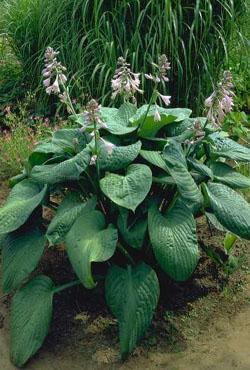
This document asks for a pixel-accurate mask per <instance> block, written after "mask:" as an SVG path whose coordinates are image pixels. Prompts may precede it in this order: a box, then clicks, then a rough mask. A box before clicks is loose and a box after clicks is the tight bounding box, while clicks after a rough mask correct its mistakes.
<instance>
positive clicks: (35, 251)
mask: <svg viewBox="0 0 250 370" xmlns="http://www.w3.org/2000/svg"><path fill="white" fill-rule="evenodd" d="M45 244H46V239H45V237H44V234H43V233H42V232H41V230H40V229H39V228H38V227H34V228H32V229H30V230H27V228H23V229H21V230H17V231H15V232H13V233H11V234H8V236H7V237H6V238H5V240H4V242H3V248H2V265H3V291H4V293H9V292H10V291H11V290H13V289H15V288H17V287H18V285H19V284H20V283H21V282H22V281H23V280H24V279H26V278H27V277H28V276H29V274H30V273H31V272H32V271H33V270H34V269H35V268H36V266H37V264H38V262H39V260H40V258H41V256H42V254H43V251H44V247H45Z"/></svg>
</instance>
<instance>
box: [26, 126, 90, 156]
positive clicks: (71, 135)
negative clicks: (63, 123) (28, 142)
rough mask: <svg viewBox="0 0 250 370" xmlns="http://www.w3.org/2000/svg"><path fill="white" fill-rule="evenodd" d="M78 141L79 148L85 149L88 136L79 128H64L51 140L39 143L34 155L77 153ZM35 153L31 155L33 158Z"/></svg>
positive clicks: (55, 133)
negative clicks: (69, 151) (76, 143)
mask: <svg viewBox="0 0 250 370" xmlns="http://www.w3.org/2000/svg"><path fill="white" fill-rule="evenodd" d="M75 140H77V142H78V146H79V147H80V148H81V149H84V148H85V146H86V144H87V143H86V135H83V134H82V133H80V131H79V129H78V128H71V129H70V128H64V129H61V130H58V131H55V132H54V133H53V134H52V138H51V140H46V141H42V142H40V143H38V145H37V146H36V148H35V149H34V153H44V154H63V153H64V152H65V151H67V150H68V149H70V150H71V151H75V149H76V145H75V143H74V141H75ZM32 155H33V153H32V154H31V157H32Z"/></svg>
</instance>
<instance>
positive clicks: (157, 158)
mask: <svg viewBox="0 0 250 370" xmlns="http://www.w3.org/2000/svg"><path fill="white" fill-rule="evenodd" d="M140 155H141V156H142V158H144V159H145V160H146V161H147V162H149V163H151V164H153V165H154V166H156V167H159V168H161V169H162V170H165V171H167V172H168V168H167V166H166V163H165V161H164V159H163V157H162V153H161V152H157V151H154V150H141V151H140Z"/></svg>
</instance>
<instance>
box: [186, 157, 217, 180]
mask: <svg viewBox="0 0 250 370" xmlns="http://www.w3.org/2000/svg"><path fill="white" fill-rule="evenodd" d="M188 164H189V165H190V167H191V168H192V169H194V170H195V171H197V172H198V173H199V174H200V175H202V176H205V177H208V178H210V179H212V180H213V178H214V175H213V171H212V170H211V169H210V168H209V167H208V166H206V165H205V164H204V163H201V162H198V161H196V160H195V159H192V158H189V159H188Z"/></svg>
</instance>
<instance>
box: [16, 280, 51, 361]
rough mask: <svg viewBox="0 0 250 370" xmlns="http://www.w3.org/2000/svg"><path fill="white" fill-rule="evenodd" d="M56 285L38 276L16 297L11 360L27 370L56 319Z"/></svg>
mask: <svg viewBox="0 0 250 370" xmlns="http://www.w3.org/2000/svg"><path fill="white" fill-rule="evenodd" d="M53 289H54V284H53V282H52V281H51V279H50V278H48V277H47V276H44V275H40V276H36V277H35V278H34V279H32V280H31V281H30V282H29V283H28V284H26V285H25V286H23V287H22V288H21V289H20V290H19V291H18V292H17V293H16V294H15V295H14V297H13V300H12V304H11V314H10V339H11V343H10V357H11V360H12V362H13V363H14V365H16V366H18V367H21V366H23V365H24V364H25V363H26V362H27V361H28V360H29V358H30V357H32V356H33V355H34V354H35V353H36V352H37V351H38V349H39V348H40V347H41V345H42V344H43V341H44V339H45V338H46V336H47V334H48V332H49V327H50V322H51V318H52V300H53Z"/></svg>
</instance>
